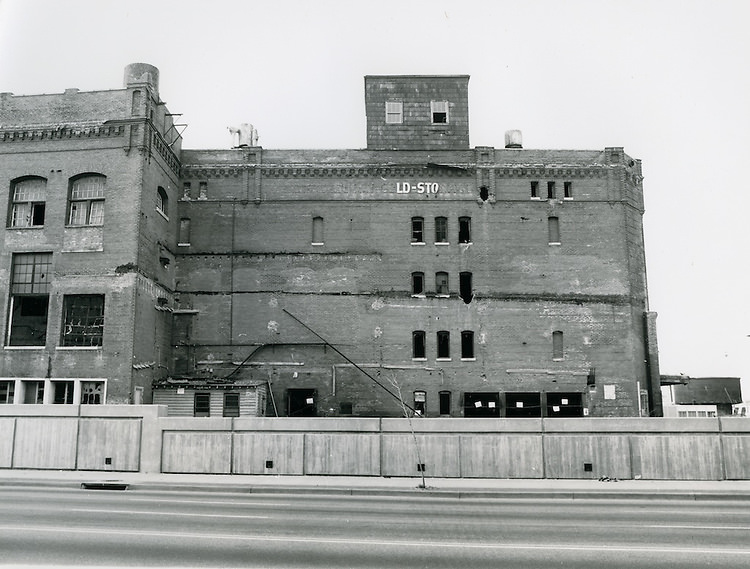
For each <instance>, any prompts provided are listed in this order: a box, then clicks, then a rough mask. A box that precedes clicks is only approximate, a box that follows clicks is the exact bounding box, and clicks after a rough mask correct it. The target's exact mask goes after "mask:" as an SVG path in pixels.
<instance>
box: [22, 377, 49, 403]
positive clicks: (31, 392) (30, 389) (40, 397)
mask: <svg viewBox="0 0 750 569" xmlns="http://www.w3.org/2000/svg"><path fill="white" fill-rule="evenodd" d="M23 387H24V390H23V393H24V395H23V402H24V404H26V405H41V404H42V403H44V382H43V381H24V382H23Z"/></svg>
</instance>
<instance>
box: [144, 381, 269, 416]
mask: <svg viewBox="0 0 750 569" xmlns="http://www.w3.org/2000/svg"><path fill="white" fill-rule="evenodd" d="M152 387H153V401H154V405H166V406H167V415H168V416H170V417H262V416H264V415H265V410H266V398H267V396H268V389H267V384H266V383H265V382H260V381H257V380H254V381H253V380H241V379H238V380H230V379H217V378H208V379H207V378H186V377H167V378H165V379H161V380H157V381H155V382H154V384H153V386H152Z"/></svg>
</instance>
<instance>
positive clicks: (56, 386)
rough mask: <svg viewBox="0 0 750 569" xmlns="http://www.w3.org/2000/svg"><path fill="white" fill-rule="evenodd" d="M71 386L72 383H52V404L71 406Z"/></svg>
mask: <svg viewBox="0 0 750 569" xmlns="http://www.w3.org/2000/svg"><path fill="white" fill-rule="evenodd" d="M73 386H74V383H73V382H72V381H53V382H52V389H53V401H52V402H53V403H55V404H57V405H72V404H73Z"/></svg>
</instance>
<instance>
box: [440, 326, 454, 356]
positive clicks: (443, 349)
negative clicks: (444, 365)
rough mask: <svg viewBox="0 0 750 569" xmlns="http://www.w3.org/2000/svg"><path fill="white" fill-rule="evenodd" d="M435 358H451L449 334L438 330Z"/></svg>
mask: <svg viewBox="0 0 750 569" xmlns="http://www.w3.org/2000/svg"><path fill="white" fill-rule="evenodd" d="M437 357H438V359H440V360H446V359H450V357H451V333H450V332H448V331H447V330H440V331H439V332H438V333H437Z"/></svg>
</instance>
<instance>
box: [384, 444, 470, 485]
mask: <svg viewBox="0 0 750 569" xmlns="http://www.w3.org/2000/svg"><path fill="white" fill-rule="evenodd" d="M416 439H417V443H416V444H417V445H419V452H417V447H416V446H415V443H414V437H413V436H412V435H411V434H403V435H383V443H382V444H383V476H420V473H419V471H418V470H417V464H418V463H419V462H420V459H421V462H422V463H423V464H424V465H425V476H428V477H429V476H439V477H441V478H458V477H460V476H461V471H460V466H459V450H458V444H459V439H458V437H456V436H455V435H417V437H416Z"/></svg>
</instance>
